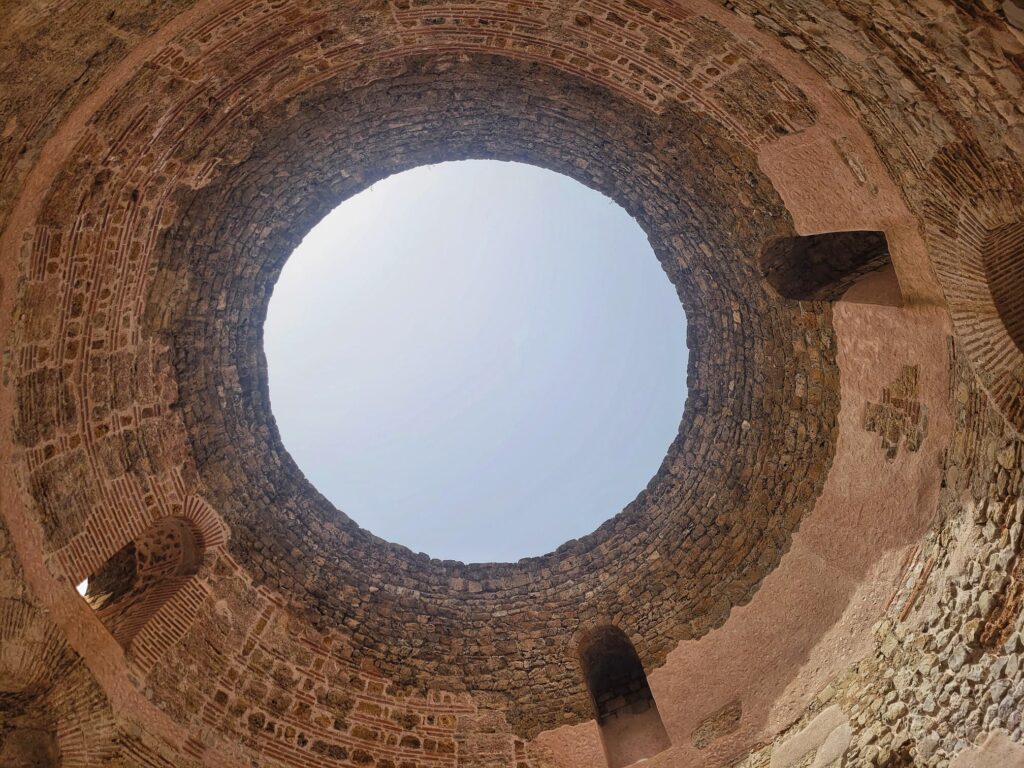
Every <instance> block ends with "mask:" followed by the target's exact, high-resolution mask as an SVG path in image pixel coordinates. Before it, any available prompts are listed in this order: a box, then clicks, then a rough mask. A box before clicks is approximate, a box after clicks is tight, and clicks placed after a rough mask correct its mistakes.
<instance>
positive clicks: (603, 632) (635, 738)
mask: <svg viewBox="0 0 1024 768" xmlns="http://www.w3.org/2000/svg"><path fill="white" fill-rule="evenodd" d="M579 658H580V665H581V666H582V668H583V676H584V677H585V679H586V681H587V688H588V689H589V690H590V696H591V700H592V701H593V704H594V714H595V717H596V718H597V724H598V727H599V729H600V732H601V742H602V744H603V746H604V753H605V758H606V759H607V761H608V767H609V768H622V766H627V765H632V764H633V763H635V762H637V761H639V760H643V759H645V758H648V757H652V756H654V755H656V754H658V753H659V752H663V751H664V750H666V749H668V748H669V747H670V746H671V745H672V742H671V741H670V740H669V737H668V732H667V731H666V730H665V725H664V723H662V721H661V715H660V713H659V712H658V705H657V703H656V702H655V701H654V695H653V694H652V693H651V688H650V686H649V685H648V683H647V675H646V674H645V673H644V668H643V664H641V663H640V657H639V656H638V655H637V652H636V649H635V648H634V647H633V643H631V642H630V640H629V638H628V637H626V634H625V633H624V632H623V631H622V630H621V629H619V628H618V627H613V626H610V625H607V626H603V627H598V628H597V629H595V630H593V631H591V632H590V633H588V634H587V635H586V637H584V638H583V640H582V641H581V642H580V646H579Z"/></svg>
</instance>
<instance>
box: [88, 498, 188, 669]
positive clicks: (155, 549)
mask: <svg viewBox="0 0 1024 768" xmlns="http://www.w3.org/2000/svg"><path fill="white" fill-rule="evenodd" d="M202 559H203V544H202V539H201V537H200V536H199V534H198V532H197V531H196V530H195V528H194V527H193V526H192V524H191V523H190V522H189V521H187V520H183V519H180V518H174V517H169V518H163V519H161V520H158V521H156V522H155V523H153V524H152V525H151V526H150V527H149V528H147V529H146V530H145V531H144V532H143V533H142V535H141V536H139V538H137V539H135V540H134V541H130V542H128V544H126V545H125V546H123V547H122V548H121V549H120V550H118V551H117V552H116V553H115V554H114V555H113V556H112V557H111V558H110V559H109V560H107V562H106V563H104V564H103V565H102V566H100V567H99V568H98V569H97V570H96V572H95V573H93V574H92V575H91V576H90V577H89V579H88V582H87V586H86V587H85V590H84V597H85V599H86V601H87V602H88V603H89V605H90V606H92V608H93V610H95V611H96V613H97V615H98V616H99V617H100V620H101V621H102V622H103V624H104V626H106V628H107V629H108V630H109V631H110V633H111V634H112V635H113V636H114V638H115V639H116V640H117V641H118V642H119V643H120V644H121V647H122V648H124V649H126V650H127V649H128V647H129V646H130V644H131V641H132V639H133V638H134V637H135V636H136V635H137V634H138V633H139V632H140V631H141V629H142V628H143V627H144V626H145V625H146V622H147V621H149V619H150V618H152V617H153V616H154V615H155V614H156V613H157V611H159V610H160V609H161V608H162V607H163V606H164V604H165V603H167V601H168V600H170V599H171V598H172V597H174V595H175V594H177V592H178V590H179V589H181V587H182V586H183V585H184V584H185V583H186V582H187V581H188V580H189V579H190V578H191V577H192V576H193V575H195V573H196V572H197V571H198V570H199V566H200V565H201V563H202Z"/></svg>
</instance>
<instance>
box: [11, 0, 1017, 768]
mask: <svg viewBox="0 0 1024 768" xmlns="http://www.w3.org/2000/svg"><path fill="white" fill-rule="evenodd" d="M0 94H2V95H3V98H2V99H0V178H2V180H3V183H2V184H0V233H2V235H0V253H2V262H0V264H2V267H0V330H2V333H3V338H4V356H3V371H2V377H0V430H2V436H0V452H2V454H0V467H2V468H3V472H2V476H0V494H2V495H0V553H2V554H3V557H2V558H0V643H2V650H0V764H2V765H4V766H8V765H10V766H15V767H18V766H58V765H59V766H103V765H124V766H146V767H147V768H164V767H165V766H187V767H191V766H202V765H206V766H238V767H239V768H241V766H255V765H259V766H272V767H276V766H280V767H282V768H283V767H284V766H317V767H318V768H328V767H330V766H375V767H376V768H443V767H447V766H452V767H453V768H455V767H458V768H485V767H486V768H497V767H499V766H501V767H506V766H507V767H508V768H556V767H557V768H584V767H586V768H590V767H591V766H603V765H607V766H609V768H620V766H626V765H632V764H634V763H636V762H638V761H641V760H646V763H645V764H646V765H650V766H655V767H656V766H666V767H668V766H684V765H685V766H709V767H712V768H719V767H721V768H726V767H728V768H766V767H767V766H770V767H771V768H788V767H789V766H792V767H793V768H797V766H808V765H813V766H817V767H819V768H832V767H833V766H888V768H897V767H898V766H947V765H952V766H959V767H960V768H963V767H964V766H1005V765H1024V746H1022V745H1021V742H1022V741H1024V729H1022V727H1021V707H1022V705H1024V668H1021V666H1020V663H1019V662H1020V658H1021V654H1022V653H1024V643H1022V641H1021V637H1020V630H1021V622H1022V618H1021V609H1022V607H1024V601H1022V595H1024V558H1022V556H1021V552H1022V547H1024V543H1022V541H1021V530H1022V528H1021V524H1022V521H1024V500H1022V462H1024V455H1022V454H1024V448H1022V442H1021V430H1022V429H1024V342H1022V333H1024V330H1022V329H1024V325H1022V322H1024V321H1022V318H1024V310H1022V307H1024V304H1022V303H1021V301H1022V299H1021V296H1022V295H1024V294H1022V292H1021V290H1020V288H1021V286H1022V285H1024V283H1022V281H1024V267H1022V264H1024V251H1022V248H1024V5H1022V4H1021V2H1020V0H1006V1H1005V2H997V0H988V1H982V0H977V1H970V2H969V1H967V0H965V1H964V2H957V3H947V2H944V1H943V0H911V1H909V2H894V1H890V0H884V1H883V2H874V3H866V2H857V1H855V0H805V1H801V2H795V1H790V0H786V1H784V2H767V0H728V2H725V1H723V2H717V1H716V0H677V1H676V2H663V1H662V0H532V1H531V2H507V1H506V0H482V1H481V2H476V3H459V2H450V1H449V0H358V2H337V1H336V0H161V2H156V3H148V2H137V1H136V0H122V1H121V2H113V0H99V1H98V2H97V1H96V0H89V2H84V1H83V0H44V1H42V2H14V3H8V4H6V5H5V6H4V7H3V8H0ZM465 159H492V160H510V161H518V162H524V163H529V164H532V165H535V166H539V167H541V168H544V169H549V170H552V171H556V172H558V173H561V174H565V175H567V176H570V177H571V178H573V179H575V180H577V181H578V182H580V183H581V184H584V185H586V186H588V187H590V188H592V189H594V190H597V191H599V192H601V193H603V194H604V195H606V196H608V197H609V198H611V199H612V200H614V201H615V202H616V203H618V204H619V205H620V206H622V208H624V209H625V210H626V211H627V212H628V213H629V215H631V216H632V217H634V218H635V219H636V221H637V222H638V223H639V224H640V226H641V227H642V228H643V229H644V231H645V232H646V234H647V235H648V238H649V241H650V243H651V246H652V248H653V250H654V253H655V255H656V257H657V259H658V260H659V261H660V263H661V266H662V267H663V269H664V271H665V273H666V274H667V275H668V278H669V279H670V281H671V283H672V285H673V286H674V288H675V291H676V293H677V294H678V296H679V299H680V302H681V303H682V305H683V307H684V308H685V310H686V313H687V318H688V324H687V346H688V347H689V363H688V366H689V367H688V375H687V382H686V383H687V392H688V395H687V404H686V408H685V411H684V414H683V418H682V421H681V423H680V425H679V429H678V433H677V435H676V437H675V439H674V441H673V442H672V445H671V446H670V448H669V450H668V453H667V455H666V456H665V458H664V461H663V462H662V464H661V466H660V468H658V470H657V472H656V474H655V475H654V477H653V478H652V479H651V481H650V483H649V484H648V485H647V487H646V488H645V489H643V490H642V491H641V493H640V494H639V496H637V498H636V499H635V500H634V501H633V502H632V503H630V504H628V505H627V506H626V507H625V508H624V509H623V510H622V511H621V512H619V513H618V514H617V515H615V516H614V517H612V518H611V519H609V520H607V521H606V522H605V523H603V524H602V525H601V526H600V527H599V528H598V529H597V530H596V531H594V532H593V533H591V534H589V535H586V536H583V537H581V538H579V539H574V540H570V541H568V542H566V543H565V544H564V545H562V546H561V547H559V548H558V549H557V550H555V551H553V552H551V553H550V554H547V555H544V556H541V557H533V558H526V559H523V560H520V561H518V562H515V563H470V564H466V563H462V562H457V561H452V560H436V559H431V558H430V557H429V556H427V555H424V554H419V553H415V552H412V551H411V550H409V549H407V548H405V547H403V546H400V545H397V544H393V543H390V542H387V541H385V540H383V539H380V538H377V537H376V536H374V535H373V534H371V533H370V532H369V531H367V530H365V529H364V528H362V527H360V525H359V524H358V523H357V522H356V521H354V520H352V519H350V518H348V517H347V516H345V515H344V514H341V513H339V512H338V511H337V509H336V508H335V506H334V505H333V504H332V503H331V502H330V501H328V500H327V499H326V498H325V497H324V496H323V495H321V494H320V493H319V492H318V491H317V490H316V488H314V487H313V485H312V484H311V483H310V482H309V481H308V480H307V479H306V477H305V476H304V475H303V473H302V471H301V470H300V468H299V467H298V466H297V465H296V463H295V462H294V461H293V459H292V458H291V456H290V455H289V453H288V451H287V450H286V449H285V446H284V444H283V443H282V440H281V436H280V434H279V432H278V429H277V425H276V422H275V421H274V417H273V414H272V413H271V409H270V398H269V386H268V371H267V362H266V358H265V355H264V352H263V323H264V319H265V317H266V314H267V306H268V301H269V299H270V295H271V292H272V290H273V286H274V284H275V282H276V280H277V278H278V276H279V274H280V272H281V269H282V266H283V264H284V262H285V260H286V259H287V258H288V256H289V254H290V253H291V252H292V251H293V250H294V248H295V246H296V245H297V244H298V243H299V241H300V240H301V239H302V238H303V237H304V236H305V234H306V233H307V232H309V230H310V229H311V228H312V227H313V225H314V224H315V223H316V222H317V221H319V220H320V219H322V218H323V216H324V215H325V214H326V213H327V212H328V211H330V210H332V209H333V208H335V207H336V206H337V205H338V204H339V203H340V202H342V201H343V200H345V199H347V198H349V197H351V196H352V195H354V194H356V193H358V192H360V191H361V190H365V189H366V188H368V187H369V186H370V185H372V184H373V183H374V182H376V181H378V180H380V179H383V178H385V177H388V176H391V175H393V174H396V173H399V172H401V171H404V170H408V169H412V168H416V167H418V166H422V165H427V164H432V163H439V162H444V161H451V160H465ZM85 581H87V582H88V586H87V588H84V589H83V591H84V594H79V592H78V591H76V585H79V584H82V583H83V582H85Z"/></svg>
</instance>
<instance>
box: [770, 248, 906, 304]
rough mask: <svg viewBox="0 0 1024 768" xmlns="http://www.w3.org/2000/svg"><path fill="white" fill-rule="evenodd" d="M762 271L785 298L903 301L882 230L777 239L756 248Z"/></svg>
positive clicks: (858, 301) (798, 299)
mask: <svg viewBox="0 0 1024 768" xmlns="http://www.w3.org/2000/svg"><path fill="white" fill-rule="evenodd" d="M761 271H762V273H763V274H764V276H765V278H766V279H767V280H768V282H769V283H770V284H771V286H772V287H773V288H774V289H775V291H776V292H777V293H778V294H779V295H780V296H782V297H783V298H786V299H793V300H796V301H838V300H839V299H840V298H843V299H845V300H847V301H855V302H857V303H860V304H882V305H890V306H900V304H901V303H902V302H901V300H900V289H899V284H898V282H897V281H896V273H895V271H894V270H893V268H892V259H891V258H890V255H889V243H888V241H887V240H886V238H885V233H884V232H877V231H866V230H854V231H849V232H826V233H824V234H820V235H806V236H798V237H783V238H779V239H778V240H773V241H771V242H769V243H768V244H767V245H766V246H765V247H764V250H763V251H762V252H761Z"/></svg>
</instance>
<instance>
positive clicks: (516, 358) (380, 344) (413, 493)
mask: <svg viewBox="0 0 1024 768" xmlns="http://www.w3.org/2000/svg"><path fill="white" fill-rule="evenodd" d="M685 338H686V333H685V318H684V316H683V310H682V308H681V306H680V304H679V300H678V298H677V297H676V294H675V290H674V288H673V287H672V285H671V284H670V283H669V280H668V278H667V277H666V275H665V273H664V271H663V270H662V269H661V266H660V264H659V263H658V261H657V259H656V258H655V256H654V254H653V252H652V251H651V248H650V245H649V244H648V242H647V238H646V236H645V235H644V233H643V231H642V230H641V229H640V227H639V225H638V224H637V223H636V222H635V221H634V220H633V219H632V218H630V216H629V215H628V214H627V213H626V212H625V211H624V210H622V209H621V208H620V207H619V206H617V205H616V204H614V203H612V202H611V201H610V200H609V199H608V198H606V197H604V196H602V195H601V194H599V193H597V192H594V191H593V190H590V189H587V188H586V187H584V186H582V185H581V184H579V183H577V182H575V181H573V180H572V179H569V178H568V177H565V176H561V175H559V174H556V173H553V172H551V171H546V170H542V169H539V168H535V167H533V166H528V165H522V164H519V163H502V162H497V161H465V162H453V163H443V164H440V165H434V166H425V167H422V168H417V169H415V170H412V171H407V172H405V173H401V174H397V175H395V176H392V177H390V178H388V179H385V180H383V181H380V182H378V183H377V184H376V185H374V186H373V187H372V188H371V189H369V190H367V191H365V192H363V193H362V194H359V195H356V196H355V197H353V198H351V199H349V200H347V201H346V202H345V203H343V204H342V205H341V206H340V207H338V208H337V209H335V210H334V211H333V212H332V213H330V214H329V215H328V216H327V217H326V218H324V220H323V221H322V222H321V223H320V224H318V225H317V226H316V227H315V228H314V229H313V230H312V231H311V232H310V233H309V235H308V236H307V237H306V238H305V240H303V242H302V244H301V245H300V246H299V247H298V248H297V249H296V251H295V253H294V254H293V255H292V257H291V258H290V259H289V260H288V262H287V264H286V265H285V267H284V271H283V272H282V274H281V278H280V280H279V281H278V283H277V286H276V287H275V289H274V294H273V296H272V298H271V301H270V308H269V312H268V316H267V323H266V327H265V349H266V354H267V363H268V367H269V375H270V396H271V405H272V408H273V412H274V416H275V418H276V420H277V425H278V428H279V429H280V431H281V437H282V440H283V441H284V445H285V447H286V448H287V449H288V450H289V451H290V452H291V455H292V457H293V458H294V459H295V461H296V462H297V463H298V465H299V467H300V468H301V469H302V470H303V472H305V474H306V477H308V478H309V480H310V481H311V482H312V483H313V484H314V485H315V486H316V487H317V488H318V489H319V490H320V492H321V493H323V494H324V495H325V496H326V497H327V498H329V499H330V500H331V501H332V502H334V504H335V505H336V506H337V507H338V508H339V509H341V510H343V511H344V512H345V513H346V514H348V515H349V516H350V517H352V518H353V519H354V520H355V521H356V522H357V523H359V524H360V525H361V526H362V527H364V528H367V529H369V530H370V531H372V532H373V533H375V534H376V535H378V536H381V537H383V538H385V539H388V540H390V541H394V542H397V543H399V544H404V545H405V546H407V547H409V548H410V549H412V550H414V551H417V552H426V553H427V554H429V555H431V556H433V557H439V558H444V559H456V560H463V561H466V562H485V561H514V560H518V559H519V558H521V557H529V556H534V555H541V554H544V553H546V552H549V551H551V550H553V549H554V548H556V547H557V546H558V545H560V544H562V543H563V542H565V541H566V540H568V539H571V538H578V537H580V536H583V535H585V534H587V533H590V532H591V531H593V530H594V529H595V528H596V527H597V526H598V525H599V524H600V523H601V522H602V521H604V520H606V519H608V518H609V517H611V516H613V515H615V514H616V513H617V512H619V511H620V510H621V509H622V507H623V506H625V505H626V504H627V503H629V502H630V501H632V500H633V499H634V498H635V497H636V495H637V494H638V493H639V492H640V491H641V490H642V489H643V488H644V486H645V485H646V484H647V482H648V480H650V478H651V477H652V476H653V474H654V473H655V472H656V471H657V469H658V466H659V465H660V464H661V461H662V459H663V458H664V456H665V451H666V450H667V448H668V446H669V444H670V443H671V441H672V439H673V438H674V437H675V434H676V431H677V429H678V426H679V420H680V418H681V417H682V412H683V403H684V400H685V396H686V378H685V376H686V340H685Z"/></svg>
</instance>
